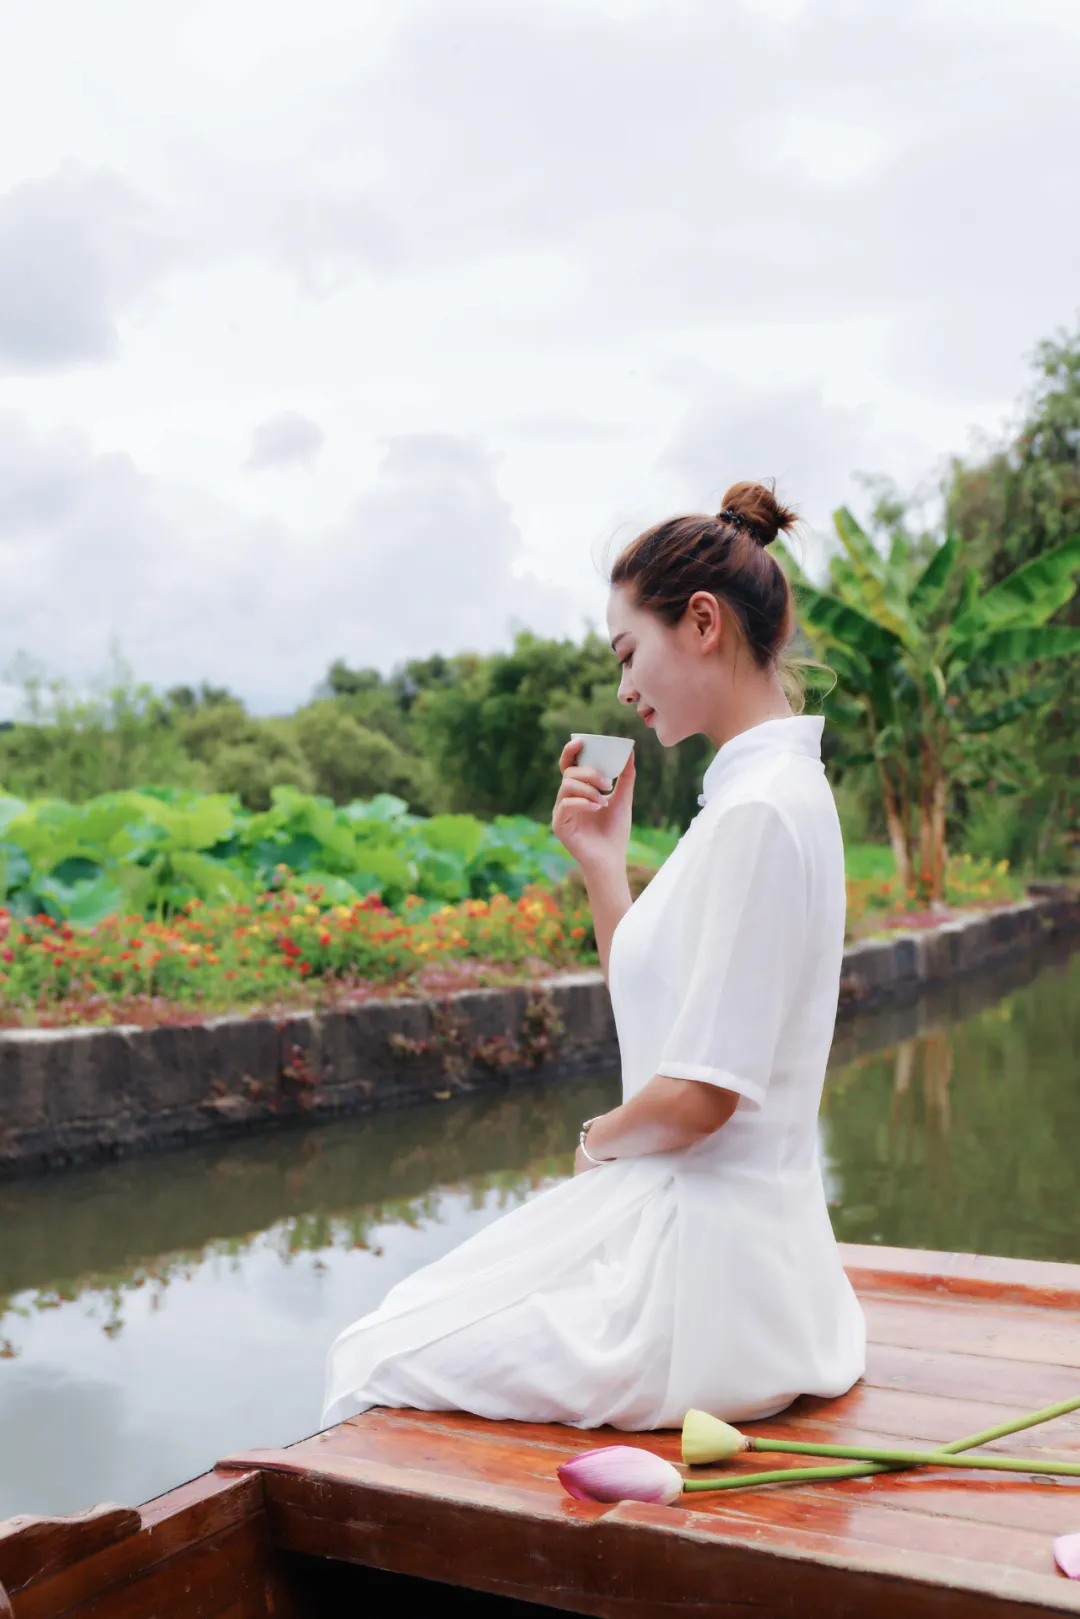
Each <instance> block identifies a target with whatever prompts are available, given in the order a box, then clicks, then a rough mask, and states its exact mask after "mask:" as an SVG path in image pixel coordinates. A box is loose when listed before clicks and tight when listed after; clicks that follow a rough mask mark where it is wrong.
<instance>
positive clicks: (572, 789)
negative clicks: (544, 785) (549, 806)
mask: <svg viewBox="0 0 1080 1619" xmlns="http://www.w3.org/2000/svg"><path fill="white" fill-rule="evenodd" d="M567 798H591V799H592V800H593V802H594V803H597V804H606V803H607V802H608V799H607V795H606V794H605V793H602V792H601V791H600V789H599V787H594V786H593V785H592V783H591V782H588V781H581V780H578V779H575V778H573V777H569V776H564V777H563V782H562V786H561V787H560V788H559V790H558V792H557V793H556V794H555V802H556V804H559V803H561V802H562V801H563V800H564V799H567Z"/></svg>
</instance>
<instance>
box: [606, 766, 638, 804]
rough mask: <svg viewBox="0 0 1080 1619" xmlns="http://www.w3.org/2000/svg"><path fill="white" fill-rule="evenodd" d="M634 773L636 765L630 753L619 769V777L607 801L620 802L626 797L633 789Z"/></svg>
mask: <svg viewBox="0 0 1080 1619" xmlns="http://www.w3.org/2000/svg"><path fill="white" fill-rule="evenodd" d="M636 775H637V766H636V765H635V763H634V755H633V754H631V755H630V757H629V759H627V761H626V763H625V764H624V765H623V767H622V769H621V770H620V771H619V779H618V781H617V782H616V783H615V791H614V792H613V793H612V795H611V798H610V799H609V801H608V802H609V803H611V804H621V803H622V801H623V799H624V798H628V797H629V796H630V795H631V794H632V793H633V791H634V777H635V776H636Z"/></svg>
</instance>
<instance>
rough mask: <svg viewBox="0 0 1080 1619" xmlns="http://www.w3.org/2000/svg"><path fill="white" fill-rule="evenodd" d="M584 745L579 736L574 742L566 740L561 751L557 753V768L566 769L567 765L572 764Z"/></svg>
mask: <svg viewBox="0 0 1080 1619" xmlns="http://www.w3.org/2000/svg"><path fill="white" fill-rule="evenodd" d="M584 746H585V744H584V742H583V741H582V740H581V738H580V737H578V739H577V741H576V742H568V743H567V744H566V746H565V747H564V748H563V750H562V752H561V753H560V754H559V769H560V770H566V769H568V768H569V766H570V765H572V764H573V762H574V760H575V759H576V758H577V756H578V754H579V753H580V752H581V750H582V748H583V747H584Z"/></svg>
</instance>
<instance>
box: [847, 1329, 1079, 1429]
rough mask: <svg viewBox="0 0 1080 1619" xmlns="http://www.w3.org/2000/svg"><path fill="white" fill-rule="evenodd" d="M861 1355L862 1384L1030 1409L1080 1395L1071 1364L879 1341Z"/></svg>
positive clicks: (1076, 1378) (1038, 1408)
mask: <svg viewBox="0 0 1080 1619" xmlns="http://www.w3.org/2000/svg"><path fill="white" fill-rule="evenodd" d="M866 1360H867V1365H866V1376H865V1378H864V1383H866V1384H869V1385H873V1386H876V1387H878V1388H891V1389H907V1390H910V1391H911V1392H912V1393H919V1394H938V1395H943V1396H948V1397H950V1398H956V1399H964V1398H967V1399H972V1400H985V1401H987V1402H989V1403H991V1404H1000V1405H1003V1406H1009V1407H1014V1406H1016V1405H1017V1404H1018V1403H1022V1404H1023V1405H1024V1406H1025V1407H1026V1408H1027V1409H1028V1410H1030V1411H1035V1410H1041V1409H1042V1407H1043V1406H1045V1405H1054V1404H1056V1403H1057V1402H1058V1401H1059V1400H1067V1399H1069V1397H1070V1396H1071V1395H1073V1394H1080V1376H1078V1375H1077V1373H1076V1371H1075V1370H1074V1368H1073V1367H1071V1366H1050V1365H1047V1364H1045V1363H1040V1362H1035V1361H1008V1360H996V1359H994V1358H992V1357H991V1356H988V1355H964V1354H958V1353H954V1352H952V1351H951V1350H947V1349H939V1350H934V1351H931V1350H928V1349H913V1348H910V1347H907V1346H904V1345H896V1344H879V1343H871V1344H870V1345H869V1347H868V1349H867V1356H866ZM1002 1420H1004V1418H1003V1419H1002ZM973 1431H974V1430H973ZM957 1437H958V1438H959V1437H960V1436H959V1435H957Z"/></svg>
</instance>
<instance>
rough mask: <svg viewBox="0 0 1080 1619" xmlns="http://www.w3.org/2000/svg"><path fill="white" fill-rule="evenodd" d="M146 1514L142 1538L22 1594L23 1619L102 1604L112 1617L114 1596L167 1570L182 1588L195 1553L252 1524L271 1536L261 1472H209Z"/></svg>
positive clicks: (51, 1617) (44, 1618)
mask: <svg viewBox="0 0 1080 1619" xmlns="http://www.w3.org/2000/svg"><path fill="white" fill-rule="evenodd" d="M141 1516H142V1529H141V1530H140V1532H139V1533H138V1534H137V1535H132V1536H131V1537H129V1538H128V1539H126V1540H124V1541H122V1542H120V1543H118V1544H117V1545H114V1546H111V1547H108V1548H106V1549H104V1550H102V1551H101V1552H99V1553H97V1554H96V1555H94V1556H92V1557H88V1558H86V1559H84V1560H83V1561H82V1562H80V1563H76V1564H73V1565H71V1566H69V1567H68V1568H66V1569H63V1570H61V1571H60V1572H58V1573H55V1574H52V1575H49V1576H47V1577H45V1578H42V1579H41V1580H38V1581H36V1582H35V1583H34V1584H32V1585H30V1586H29V1587H27V1588H26V1589H25V1590H24V1591H23V1592H22V1594H21V1595H20V1597H19V1606H18V1619H58V1616H60V1615H66V1614H75V1613H78V1614H79V1615H80V1616H81V1615H82V1614H83V1612H84V1610H87V1609H88V1608H90V1609H92V1606H93V1604H95V1603H97V1602H99V1601H100V1602H101V1603H102V1604H103V1605H104V1606H103V1609H102V1611H103V1612H107V1611H108V1606H107V1604H108V1602H109V1600H111V1594H112V1593H113V1592H114V1591H118V1590H122V1589H127V1588H134V1587H136V1586H138V1585H139V1584H140V1583H142V1582H143V1581H145V1580H146V1579H147V1578H148V1577H150V1576H152V1575H153V1574H154V1572H155V1571H156V1570H159V1569H164V1570H166V1571H167V1573H166V1575H165V1577H164V1585H165V1587H166V1588H167V1586H168V1583H169V1581H170V1580H172V1581H174V1582H177V1583H179V1584H180V1586H181V1588H182V1585H183V1580H184V1573H183V1570H184V1565H185V1560H186V1559H187V1557H188V1555H189V1552H190V1551H191V1550H192V1548H197V1547H198V1546H199V1545H200V1544H201V1543H203V1542H207V1541H211V1542H212V1541H215V1540H217V1539H218V1538H220V1536H222V1535H223V1534H228V1533H229V1531H231V1530H232V1529H234V1528H236V1527H238V1526H242V1525H244V1524H245V1523H256V1524H259V1525H261V1526H262V1527H261V1531H260V1532H261V1533H262V1534H263V1535H264V1536H265V1534H266V1530H265V1519H264V1513H263V1487H262V1479H261V1477H260V1475H259V1474H257V1473H254V1472H248V1473H245V1474H242V1475H239V1476H238V1475H236V1474H212V1473H208V1474H204V1475H203V1476H202V1477H201V1478H197V1479H194V1480H192V1481H191V1483H189V1484H183V1485H181V1486H180V1487H179V1488H178V1489H175V1490H171V1491H169V1493H168V1494H167V1495H163V1496H159V1497H157V1498H156V1499H155V1500H153V1501H150V1502H148V1503H147V1504H146V1506H144V1507H143V1509H142V1514H141ZM151 1611H152V1610H151ZM175 1611H176V1612H177V1613H179V1612H182V1611H183V1610H182V1609H176V1610H175Z"/></svg>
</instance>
